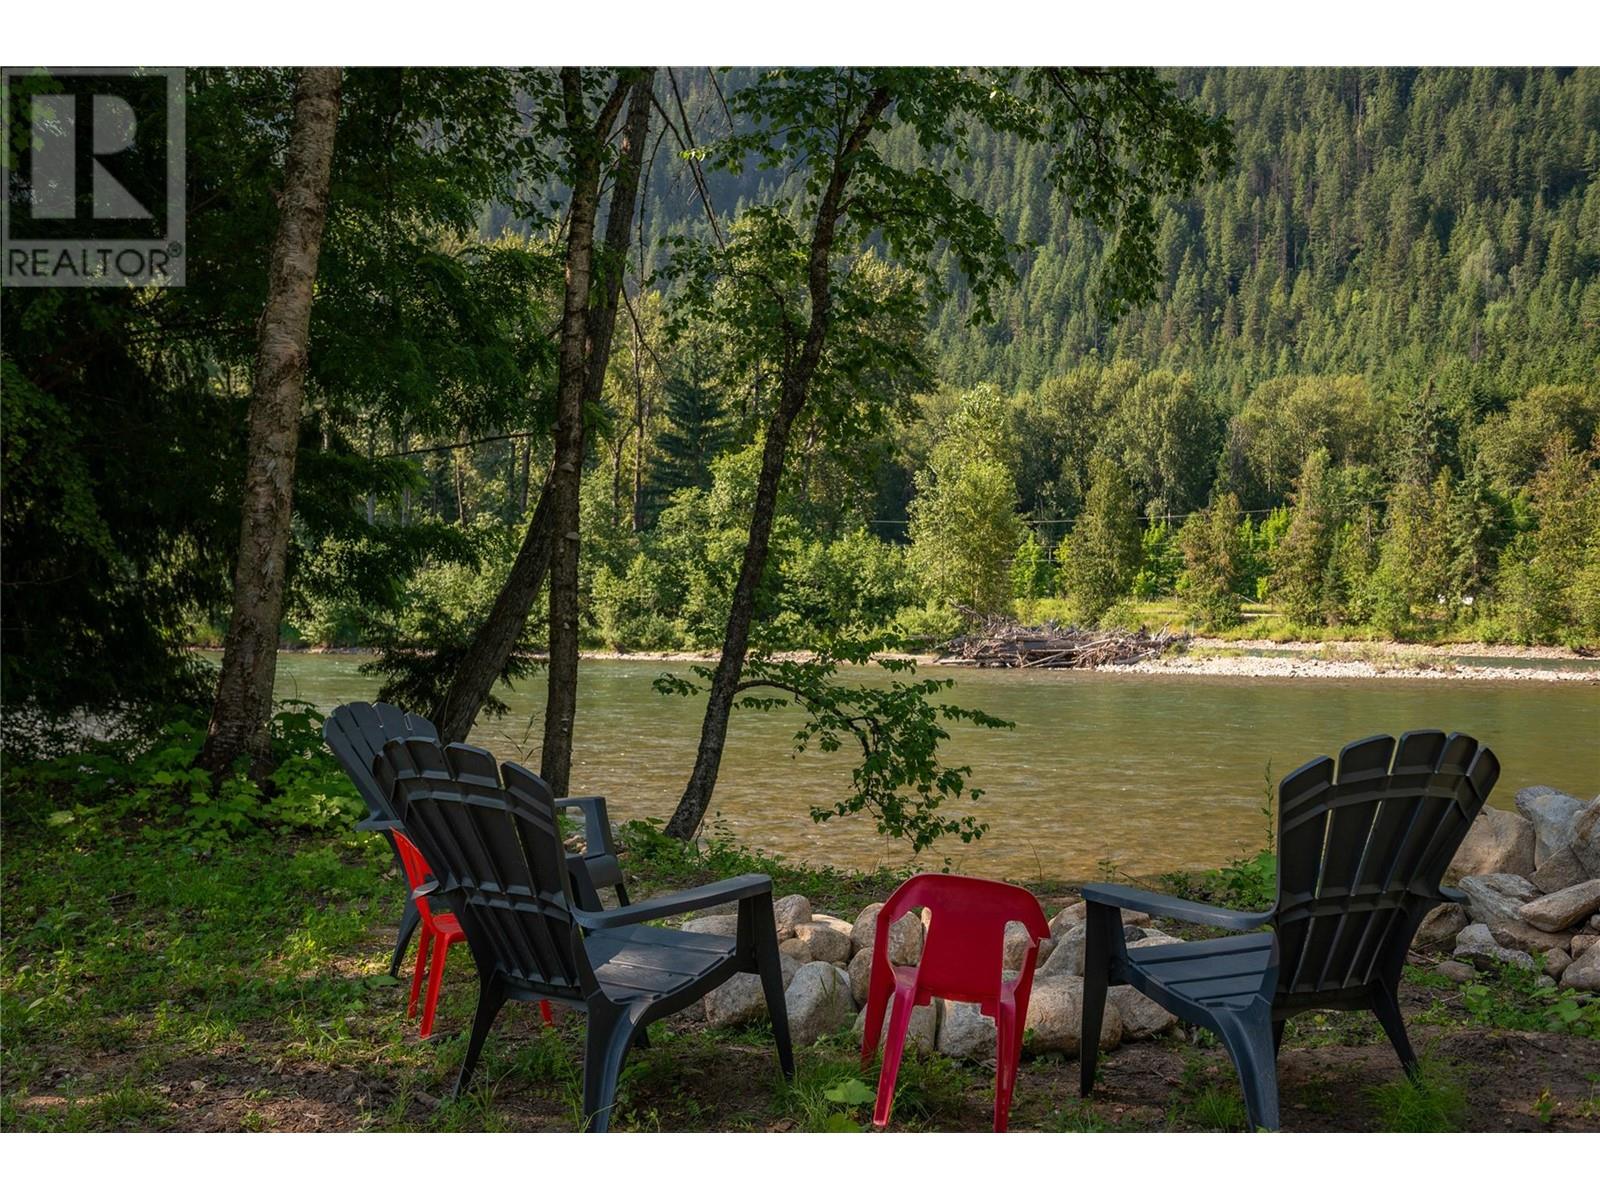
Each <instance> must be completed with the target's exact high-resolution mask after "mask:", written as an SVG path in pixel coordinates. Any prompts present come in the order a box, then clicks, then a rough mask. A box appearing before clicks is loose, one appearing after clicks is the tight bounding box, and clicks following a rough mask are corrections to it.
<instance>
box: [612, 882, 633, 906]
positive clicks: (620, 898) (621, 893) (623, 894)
mask: <svg viewBox="0 0 1600 1200" xmlns="http://www.w3.org/2000/svg"><path fill="white" fill-rule="evenodd" d="M615 890H616V893H617V903H618V904H620V905H622V907H623V908H627V907H628V905H630V904H632V903H633V901H632V900H629V899H628V889H627V888H626V887H624V886H623V885H622V883H621V881H620V880H619V881H618V883H617V886H616V889H615Z"/></svg>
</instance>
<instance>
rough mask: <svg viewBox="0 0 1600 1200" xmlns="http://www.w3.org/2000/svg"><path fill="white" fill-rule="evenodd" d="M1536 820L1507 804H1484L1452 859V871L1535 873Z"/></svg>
mask: <svg viewBox="0 0 1600 1200" xmlns="http://www.w3.org/2000/svg"><path fill="white" fill-rule="evenodd" d="M1534 845H1535V838H1534V835H1533V823H1532V822H1531V821H1529V820H1528V819H1527V818H1526V817H1524V816H1521V815H1520V814H1518V813H1514V812H1510V811H1508V810H1506V809H1503V808H1484V809H1480V810H1479V811H1478V816H1477V819H1476V820H1475V821H1473V822H1472V827H1471V828H1470V829H1468V830H1467V836H1466V837H1465V838H1464V839H1463V840H1462V842H1461V846H1460V848H1459V849H1457V850H1456V854H1455V857H1454V858H1453V859H1451V860H1450V868H1449V873H1450V875H1451V876H1452V877H1458V876H1461V875H1498V874H1506V875H1530V874H1532V873H1533V848H1534Z"/></svg>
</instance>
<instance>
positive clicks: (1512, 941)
mask: <svg viewBox="0 0 1600 1200" xmlns="http://www.w3.org/2000/svg"><path fill="white" fill-rule="evenodd" d="M1489 932H1490V933H1492V934H1493V935H1494V940H1495V941H1497V942H1499V943H1500V944H1501V945H1502V946H1509V947H1511V949H1513V950H1526V951H1527V952H1528V953H1529V954H1542V953H1544V951H1546V950H1566V949H1568V948H1569V947H1570V946H1571V945H1572V935H1571V934H1570V933H1567V932H1565V931H1563V932H1561V933H1546V932H1545V931H1544V930H1543V929H1536V928H1535V927H1534V926H1532V925H1529V924H1528V923H1527V922H1526V921H1490V922H1489Z"/></svg>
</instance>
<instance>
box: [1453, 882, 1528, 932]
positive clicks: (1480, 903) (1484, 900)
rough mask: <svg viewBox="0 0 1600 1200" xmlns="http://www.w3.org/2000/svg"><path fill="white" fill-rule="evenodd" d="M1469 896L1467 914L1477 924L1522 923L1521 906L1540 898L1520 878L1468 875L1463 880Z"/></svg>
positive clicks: (1464, 889)
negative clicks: (1497, 922)
mask: <svg viewBox="0 0 1600 1200" xmlns="http://www.w3.org/2000/svg"><path fill="white" fill-rule="evenodd" d="M1461 890H1462V891H1463V892H1465V893H1466V894H1467V911H1468V912H1469V913H1471V914H1472V919H1473V920H1474V921H1481V922H1484V923H1486V924H1493V923H1494V922H1495V921H1520V920H1521V919H1522V918H1521V916H1520V915H1519V914H1520V911H1521V909H1522V906H1523V905H1524V904H1526V903H1527V902H1528V901H1530V900H1537V899H1538V898H1539V893H1538V891H1537V890H1536V889H1535V888H1534V886H1533V884H1531V883H1529V882H1528V881H1527V880H1526V879H1524V878H1523V877H1522V876H1520V875H1507V874H1496V875H1468V876H1467V877H1466V878H1465V879H1463V880H1462V881H1461Z"/></svg>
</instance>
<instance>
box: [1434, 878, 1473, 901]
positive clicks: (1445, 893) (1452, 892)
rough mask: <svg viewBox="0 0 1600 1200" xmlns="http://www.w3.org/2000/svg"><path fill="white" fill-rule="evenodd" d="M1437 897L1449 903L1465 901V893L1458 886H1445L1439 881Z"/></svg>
mask: <svg viewBox="0 0 1600 1200" xmlns="http://www.w3.org/2000/svg"><path fill="white" fill-rule="evenodd" d="M1439 899H1440V900H1441V901H1442V902H1445V903H1449V904H1465V903H1466V902H1467V894H1466V893H1465V892H1463V891H1462V890H1461V889H1460V888H1453V887H1445V886H1444V884H1442V883H1441V884H1440V885H1439Z"/></svg>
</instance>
